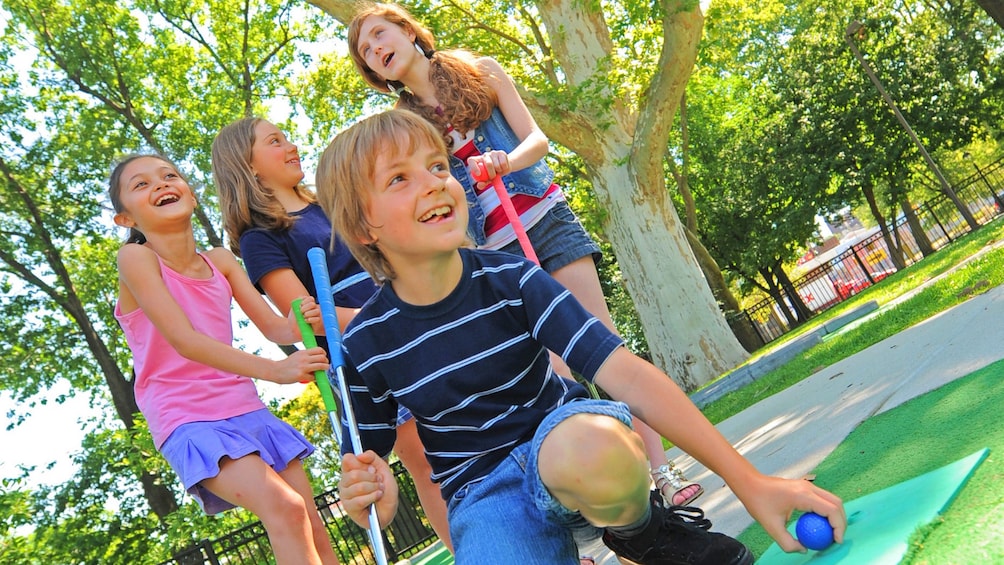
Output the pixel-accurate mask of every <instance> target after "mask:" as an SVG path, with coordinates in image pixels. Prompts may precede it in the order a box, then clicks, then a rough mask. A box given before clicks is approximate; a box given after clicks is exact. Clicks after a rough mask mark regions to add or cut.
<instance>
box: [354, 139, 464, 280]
mask: <svg viewBox="0 0 1004 565" xmlns="http://www.w3.org/2000/svg"><path fill="white" fill-rule="evenodd" d="M410 145H412V143H411V142H410V141H409V140H408V139H407V138H404V139H402V140H400V141H388V142H385V143H383V144H382V146H381V147H380V151H378V152H377V158H376V161H375V163H374V167H373V174H372V178H371V180H372V185H371V187H370V193H369V202H368V203H367V207H366V218H367V220H368V221H369V223H370V225H371V226H373V227H371V228H370V237H371V238H372V240H371V241H370V242H366V243H372V242H376V244H377V246H378V247H379V248H380V250H381V251H382V252H383V254H384V255H385V256H386V257H387V259H388V260H389V261H390V262H391V264H392V265H395V266H397V265H398V264H399V263H398V260H404V261H409V262H414V261H417V260H422V259H429V258H434V257H436V256H439V255H444V254H446V255H448V254H451V253H454V252H455V251H456V250H457V249H459V248H460V247H461V246H462V245H463V244H464V242H465V241H466V238H467V214H468V213H467V199H466V197H465V196H464V189H463V187H461V186H460V183H459V182H457V180H456V179H454V178H453V176H451V175H450V165H449V160H448V158H447V156H446V154H445V153H443V152H442V151H441V150H440V149H439V148H437V147H434V146H432V145H431V144H429V143H427V142H416V143H415V146H414V147H410Z"/></svg>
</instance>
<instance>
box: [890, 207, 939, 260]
mask: <svg viewBox="0 0 1004 565" xmlns="http://www.w3.org/2000/svg"><path fill="white" fill-rule="evenodd" d="M899 205H900V207H901V208H902V209H903V215H904V216H906V225H908V226H910V234H911V235H912V236H913V240H914V241H916V242H917V248H918V249H919V250H920V254H921V255H923V256H924V257H929V256H931V255H933V254H934V246H933V245H931V239H930V238H929V237H927V232H926V231H924V226H922V225H920V218H918V217H917V212H916V210H914V209H913V203H911V202H910V199H909V198H907V197H906V196H903V198H901V199H900V201H899Z"/></svg>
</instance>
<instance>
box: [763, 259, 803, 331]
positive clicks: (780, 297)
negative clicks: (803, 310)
mask: <svg viewBox="0 0 1004 565" xmlns="http://www.w3.org/2000/svg"><path fill="white" fill-rule="evenodd" d="M760 276H761V277H763V280H764V282H766V283H767V294H769V295H770V297H771V298H773V299H774V303H775V304H777V309H778V310H780V311H781V314H784V320H785V321H786V322H788V329H789V330H791V329H794V328H796V327H798V325H799V324H801V322H799V320H798V316H797V314H796V313H795V312H793V311H792V308H793V307H794V306H793V305H792V304H791V303H789V302H788V301H787V300H785V296H784V291H783V290H782V289H781V286H780V284H779V283H778V281H777V280H775V278H774V273H773V272H772V271H771V270H770V269H768V268H766V267H761V268H760Z"/></svg>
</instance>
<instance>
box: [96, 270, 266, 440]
mask: <svg viewBox="0 0 1004 565" xmlns="http://www.w3.org/2000/svg"><path fill="white" fill-rule="evenodd" d="M200 255H201V254H200ZM201 256H202V258H203V260H204V261H205V262H206V263H207V264H208V265H209V266H210V268H211V269H212V270H213V275H212V276H211V277H210V278H208V279H193V278H189V277H186V276H183V275H181V274H179V273H177V272H175V271H173V270H171V269H170V268H169V267H167V266H166V265H164V263H163V262H162V261H160V258H159V257H158V258H157V260H158V261H160V272H161V275H162V276H163V278H164V284H166V285H167V290H168V292H170V293H171V296H173V297H174V299H175V300H176V301H177V302H178V305H179V306H181V309H182V310H184V312H185V314H186V315H187V316H188V319H189V321H190V322H191V324H192V326H193V327H194V328H195V329H196V331H199V332H202V333H204V334H206V335H207V336H209V337H210V338H212V339H215V340H217V341H220V342H223V343H226V344H227V345H230V344H231V343H233V326H232V322H231V317H230V303H231V301H232V299H233V292H232V290H231V288H230V283H229V282H227V279H226V277H224V276H223V275H222V274H221V273H220V272H219V271H218V270H216V266H215V265H213V263H212V261H210V260H209V259H208V258H206V256H205V255H201ZM115 318H116V319H117V320H118V321H119V324H121V326H122V329H123V331H124V332H125V336H126V341H127V342H128V343H129V349H131V350H132V354H133V368H134V369H135V371H136V383H135V391H136V404H137V405H138V406H139V409H140V411H142V412H143V416H144V417H145V418H146V420H147V423H148V424H149V426H150V433H151V434H153V442H154V445H156V446H157V448H158V449H160V446H161V445H163V444H164V441H166V440H167V438H168V436H170V435H171V432H173V431H174V430H175V428H177V427H178V426H180V425H182V424H186V423H189V422H194V421H214V420H223V419H226V418H232V417H234V416H239V415H241V414H246V413H248V412H251V411H254V410H259V409H261V408H264V407H265V404H264V403H263V402H262V401H261V399H260V398H258V391H257V389H256V388H255V385H254V382H253V381H252V380H251V379H250V378H247V377H241V376H238V375H235V374H233V373H226V372H224V371H220V370H217V369H214V368H212V367H209V366H206V365H203V364H201V363H196V362H195V361H191V360H189V359H186V358H184V357H182V356H181V355H179V354H178V352H177V351H175V349H174V348H173V347H171V345H170V344H169V343H168V341H167V340H166V339H165V338H164V336H163V335H161V333H160V332H159V331H157V328H156V327H155V326H154V325H153V323H152V322H151V321H150V319H149V318H148V317H147V316H146V314H145V313H144V312H143V311H142V309H138V308H137V309H136V310H134V311H132V312H129V313H128V314H122V310H121V305H120V304H118V303H116V304H115Z"/></svg>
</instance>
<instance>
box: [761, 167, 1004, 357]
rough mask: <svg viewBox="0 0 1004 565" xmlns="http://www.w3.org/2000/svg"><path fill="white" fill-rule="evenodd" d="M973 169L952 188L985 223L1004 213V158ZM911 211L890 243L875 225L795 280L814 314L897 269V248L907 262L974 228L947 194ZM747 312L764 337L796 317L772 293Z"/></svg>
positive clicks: (892, 233) (789, 306)
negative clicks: (891, 243) (869, 231)
mask: <svg viewBox="0 0 1004 565" xmlns="http://www.w3.org/2000/svg"><path fill="white" fill-rule="evenodd" d="M975 169H976V172H975V173H974V174H972V175H970V176H969V177H967V178H965V179H963V180H962V181H961V182H960V183H959V184H958V186H956V187H954V190H955V192H956V195H957V196H958V197H959V199H960V200H961V201H962V202H963V203H964V204H965V205H966V206H967V207H968V209H969V211H970V212H971V213H972V215H973V217H974V218H975V219H976V222H977V223H978V224H979V225H981V226H982V225H984V224H986V223H988V222H990V221H991V220H993V219H994V218H996V217H997V216H999V215H1001V214H1004V158H1002V159H998V160H997V161H995V162H994V163H993V164H991V165H990V166H989V167H979V166H976V167H975ZM911 215H912V217H910V216H907V215H906V214H903V215H901V216H899V218H898V219H897V221H896V222H895V225H894V226H893V227H892V228H891V229H890V230H889V232H890V233H889V236H890V239H891V240H892V242H893V245H892V248H890V246H889V245H888V243H887V242H886V238H885V237H884V235H883V234H882V232H881V230H879V229H878V228H876V229H875V231H874V232H873V233H871V234H870V235H868V236H866V237H865V238H863V239H861V240H860V241H858V242H856V243H854V244H853V245H851V246H849V247H847V249H846V250H844V251H843V252H841V253H839V254H838V255H837V256H835V257H833V258H832V259H830V260H829V261H828V262H826V263H825V264H822V265H820V266H818V267H816V268H814V269H812V270H811V271H809V272H807V273H805V274H804V275H802V276H801V277H798V278H797V279H794V280H792V286H793V287H794V288H795V291H796V292H797V293H798V297H799V298H800V299H801V301H802V303H803V304H805V306H806V307H808V309H809V310H810V311H811V312H812V313H813V314H818V313H820V312H823V311H825V310H828V309H829V308H832V307H833V306H835V305H837V304H839V303H841V302H843V301H844V300H846V299H848V298H850V297H851V296H854V295H855V294H857V293H858V292H861V291H862V290H864V289H866V288H868V287H869V286H871V285H873V284H875V283H877V282H879V281H881V280H882V279H883V278H885V277H887V276H889V275H890V274H892V273H895V272H896V270H897V269H896V263H895V262H894V261H893V259H892V254H893V253H897V254H899V255H900V257H901V258H902V260H903V261H902V263H903V264H904V265H906V266H909V265H912V264H913V263H916V262H917V261H919V260H920V259H922V258H923V257H924V255H923V252H922V249H923V246H922V245H921V242H925V243H926V244H928V245H929V248H930V249H931V250H938V249H941V248H942V247H944V246H946V245H948V244H949V243H951V242H953V241H955V240H956V239H957V238H959V237H960V236H963V235H965V234H967V233H969V232H970V227H969V224H968V223H967V222H966V220H965V219H964V218H963V216H962V213H961V212H959V210H958V208H957V207H956V206H955V205H954V203H953V202H952V201H951V200H950V199H949V198H948V196H946V195H939V196H938V197H936V198H934V199H932V200H929V201H927V202H924V203H923V204H921V205H920V206H918V207H916V208H915V209H914V210H913V211H912V214H911ZM918 229H919V231H915V230H918ZM785 310H787V312H786V311H785ZM743 314H744V315H745V316H746V317H747V318H748V319H749V320H750V322H751V323H752V325H753V327H754V328H756V330H757V333H759V335H760V338H761V339H762V340H763V342H764V343H769V342H771V341H773V340H775V339H777V338H779V337H781V336H782V335H783V334H785V333H787V332H788V331H790V330H791V329H792V328H793V327H794V324H792V322H791V321H790V320H791V319H792V318H794V317H796V316H795V312H794V308H793V305H792V304H791V299H790V298H789V297H784V298H783V301H782V302H781V303H779V302H778V300H777V299H775V298H774V297H768V298H765V299H763V300H761V301H759V302H757V303H756V304H754V305H753V306H751V307H749V308H747V309H746V310H744V312H743Z"/></svg>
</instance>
